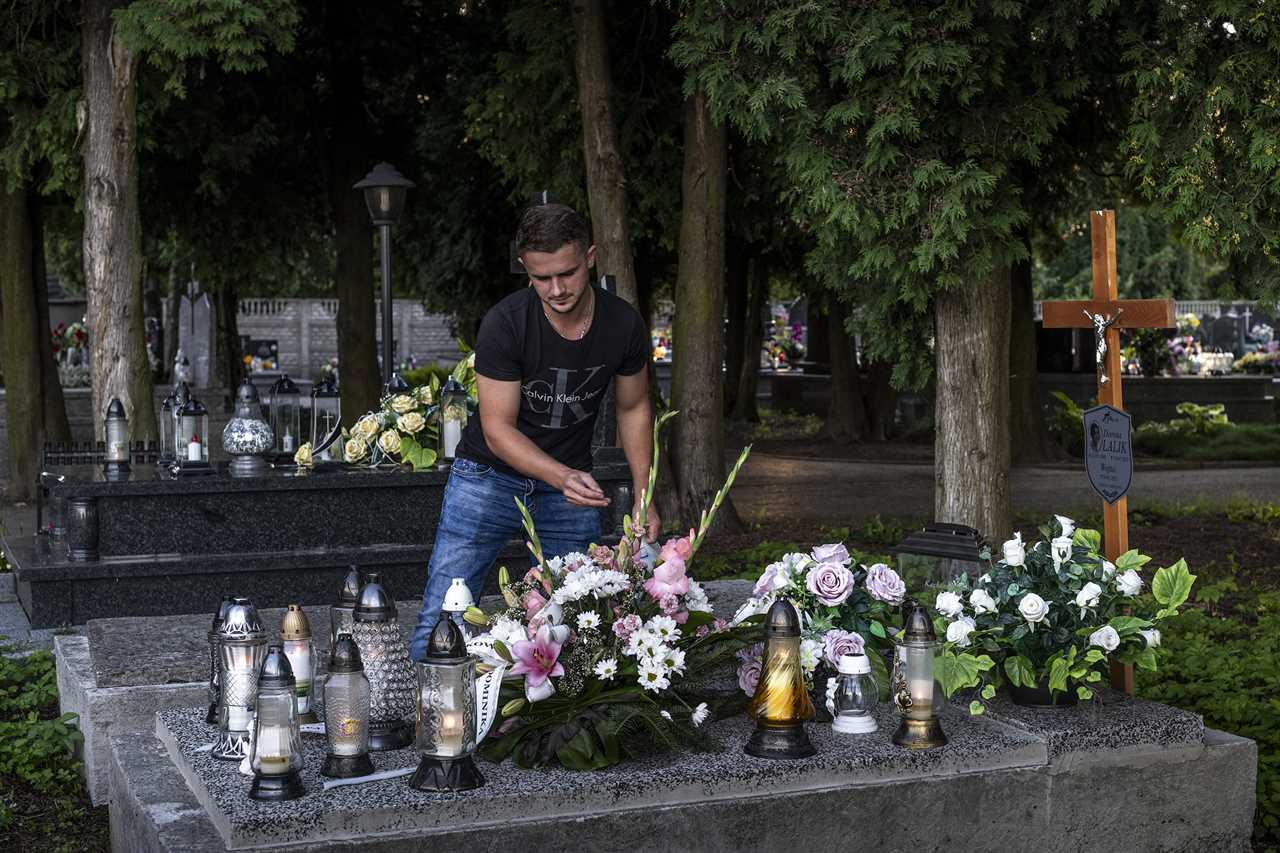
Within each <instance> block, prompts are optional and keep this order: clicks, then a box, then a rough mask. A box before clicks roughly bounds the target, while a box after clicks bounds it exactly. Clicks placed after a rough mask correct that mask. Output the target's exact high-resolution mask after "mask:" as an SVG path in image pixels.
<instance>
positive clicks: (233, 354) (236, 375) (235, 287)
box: [213, 278, 245, 411]
mask: <svg viewBox="0 0 1280 853" xmlns="http://www.w3.org/2000/svg"><path fill="white" fill-rule="evenodd" d="M213 300H214V316H215V317H216V318H217V323H218V330H217V338H218V344H217V346H218V379H217V381H218V384H219V385H221V386H222V387H223V388H226V389H227V399H226V401H225V402H226V404H227V406H228V409H227V410H228V411H230V410H231V408H233V407H234V403H233V401H234V400H235V397H236V389H237V388H238V387H240V381H241V380H242V379H244V377H245V367H244V362H243V361H241V359H240V356H241V353H240V325H239V323H240V317H239V313H240V287H239V282H238V281H237V280H236V279H234V278H231V279H228V280H226V281H223V282H221V283H220V286H219V287H218V289H217V290H216V291H214V294H213Z"/></svg>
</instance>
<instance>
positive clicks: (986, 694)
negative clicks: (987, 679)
mask: <svg viewBox="0 0 1280 853" xmlns="http://www.w3.org/2000/svg"><path fill="white" fill-rule="evenodd" d="M995 695H996V686H995V685H994V684H988V685H987V686H986V687H983V688H982V698H983V699H994V698H995Z"/></svg>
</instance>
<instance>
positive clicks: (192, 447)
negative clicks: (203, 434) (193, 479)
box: [187, 435, 203, 462]
mask: <svg viewBox="0 0 1280 853" xmlns="http://www.w3.org/2000/svg"><path fill="white" fill-rule="evenodd" d="M202 458H203V457H202V455H201V453H200V439H199V438H197V437H196V436H194V435H193V436H191V441H189V442H187V461H188V462H200V461H201V460H202Z"/></svg>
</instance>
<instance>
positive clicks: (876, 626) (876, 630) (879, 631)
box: [868, 619, 886, 640]
mask: <svg viewBox="0 0 1280 853" xmlns="http://www.w3.org/2000/svg"><path fill="white" fill-rule="evenodd" d="M868 627H869V629H870V631H871V634H872V636H876V637H879V638H880V639H882V640H883V639H885V636H886V635H885V632H884V626H883V625H881V624H880V623H879V622H877V621H875V620H874V619H873V620H871V624H870V625H869V626H868Z"/></svg>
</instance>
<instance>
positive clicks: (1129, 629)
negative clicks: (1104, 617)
mask: <svg viewBox="0 0 1280 853" xmlns="http://www.w3.org/2000/svg"><path fill="white" fill-rule="evenodd" d="M1107 624H1108V625H1110V626H1111V627H1112V628H1115V629H1116V633H1117V634H1119V635H1120V638H1121V639H1128V638H1130V637H1136V636H1138V631H1140V630H1141V629H1143V628H1150V627H1151V621H1150V620H1149V619H1139V618H1138V617H1137V616H1112V617H1111V621H1109V622H1108V623H1107Z"/></svg>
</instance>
